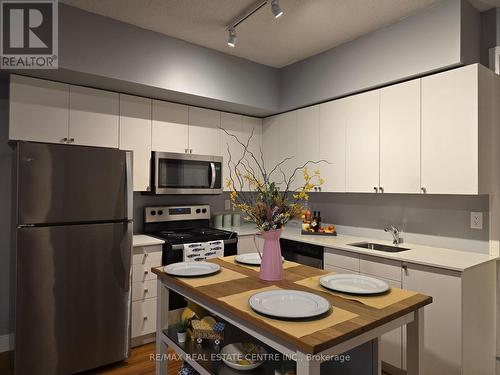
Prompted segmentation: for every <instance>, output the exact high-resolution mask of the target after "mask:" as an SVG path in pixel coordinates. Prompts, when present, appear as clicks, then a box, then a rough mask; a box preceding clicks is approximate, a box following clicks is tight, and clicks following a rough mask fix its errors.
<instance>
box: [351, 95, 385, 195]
mask: <svg viewBox="0 0 500 375" xmlns="http://www.w3.org/2000/svg"><path fill="white" fill-rule="evenodd" d="M346 100H347V128H346V190H347V191H348V192H356V193H369V192H375V191H376V189H378V186H379V110H380V91H379V90H375V91H369V92H366V93H362V94H358V95H354V96H351V97H349V98H346Z"/></svg>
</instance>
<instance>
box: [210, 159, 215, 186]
mask: <svg viewBox="0 0 500 375" xmlns="http://www.w3.org/2000/svg"><path fill="white" fill-rule="evenodd" d="M210 170H211V171H212V179H211V180H210V189H213V188H214V186H215V179H216V171H215V163H213V162H212V163H210Z"/></svg>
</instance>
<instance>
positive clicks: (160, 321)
mask: <svg viewBox="0 0 500 375" xmlns="http://www.w3.org/2000/svg"><path fill="white" fill-rule="evenodd" d="M157 283H158V288H157V290H158V292H157V302H156V303H157V305H156V356H155V360H156V375H167V369H168V346H167V343H166V342H165V341H163V339H162V333H163V330H164V329H166V328H168V293H169V291H168V288H167V287H166V286H165V285H164V284H163V283H162V282H161V281H160V279H158V281H157Z"/></svg>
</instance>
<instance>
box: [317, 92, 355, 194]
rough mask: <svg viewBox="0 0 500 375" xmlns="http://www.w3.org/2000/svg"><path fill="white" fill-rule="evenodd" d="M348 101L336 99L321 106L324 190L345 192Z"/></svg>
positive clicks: (320, 129)
mask: <svg viewBox="0 0 500 375" xmlns="http://www.w3.org/2000/svg"><path fill="white" fill-rule="evenodd" d="M347 111H348V101H347V100H346V99H339V100H334V101H331V102H327V103H324V104H320V106H319V112H320V117H319V159H324V160H326V161H328V162H329V163H330V164H324V163H322V164H321V168H320V170H321V176H322V178H323V179H324V180H325V184H324V185H323V186H322V191H328V192H345V191H346V185H345V152H346V147H345V145H346V122H347Z"/></svg>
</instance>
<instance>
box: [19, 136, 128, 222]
mask: <svg viewBox="0 0 500 375" xmlns="http://www.w3.org/2000/svg"><path fill="white" fill-rule="evenodd" d="M17 152H18V158H17V168H18V173H17V175H18V183H17V186H18V212H17V215H18V224H20V225H22V224H47V223H49V224H59V223H69V222H73V223H82V222H94V221H101V222H104V221H112V220H120V219H124V218H129V219H131V218H132V217H131V214H130V212H131V210H130V208H131V207H129V205H131V201H130V199H129V198H130V197H129V195H130V196H131V186H132V176H131V173H130V170H131V165H130V162H129V160H130V155H129V154H130V152H126V151H120V150H113V149H104V148H95V147H83V146H74V145H72V146H68V145H53V144H44V143H31V142H19V143H18V150H17Z"/></svg>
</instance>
